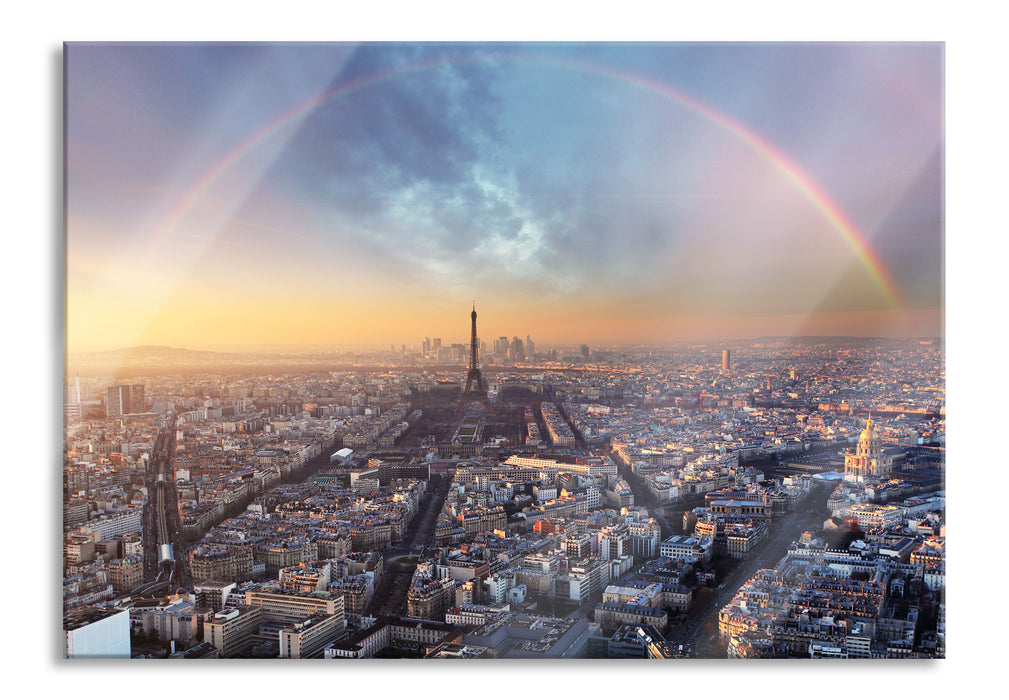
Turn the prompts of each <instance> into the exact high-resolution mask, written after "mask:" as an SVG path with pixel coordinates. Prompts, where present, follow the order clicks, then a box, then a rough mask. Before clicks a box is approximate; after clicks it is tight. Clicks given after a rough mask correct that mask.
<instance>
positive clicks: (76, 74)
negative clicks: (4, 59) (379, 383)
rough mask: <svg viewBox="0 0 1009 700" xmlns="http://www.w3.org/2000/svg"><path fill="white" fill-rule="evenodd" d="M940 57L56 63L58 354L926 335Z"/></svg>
mask: <svg viewBox="0 0 1009 700" xmlns="http://www.w3.org/2000/svg"><path fill="white" fill-rule="evenodd" d="M942 52H943V49H942V46H941V45H940V44H850V45H845V44H820V45H815V44H814V45H806V44H783V45H775V44H668V45H664V44H605V45H591V44H588V45H579V44H571V45H560V44H558V45H550V44H535V45H522V44H514V45H513V44H494V45H480V44H452V45H439V44H411V45H403V44H326V45H220V46H213V45H175V46H172V45H99V44H73V45H70V46H68V47H67V49H66V57H67V69H66V78H67V85H68V92H67V102H66V104H67V122H66V125H67V192H68V201H67V231H68V233H67V344H68V350H69V351H70V352H71V353H73V352H77V351H87V350H96V349H110V348H119V347H129V346H134V345H142V344H159V345H170V346H176V347H186V348H191V349H238V348H242V347H249V346H262V345H271V346H276V345H290V346H307V345H312V346H325V345H330V344H331V345H347V344H366V343H376V344H382V343H385V344H388V343H395V344H397V345H398V344H400V343H419V342H420V340H421V339H422V338H423V337H425V336H439V335H440V336H444V337H445V338H446V339H447V340H448V339H451V340H453V341H456V342H458V341H462V340H464V339H465V338H466V332H467V327H466V323H465V318H464V315H465V313H466V311H467V310H468V308H469V306H470V305H471V304H472V303H473V301H474V300H475V301H476V304H477V307H478V308H479V311H480V317H481V324H482V326H481V328H482V330H484V331H485V333H486V335H487V337H497V336H498V335H508V336H511V335H513V334H517V335H526V334H530V335H531V336H532V337H533V338H535V339H536V340H537V341H538V342H541V343H548V344H549V343H582V342H589V343H615V342H621V343H637V342H641V343H664V342H672V341H679V340H691V339H717V338H746V337H754V336H761V335H781V336H788V335H852V336H886V337H926V336H927V337H936V336H942V335H943V274H942V249H943V216H942V169H943V162H942V154H943V143H942V134H943V113H942V94H943V93H942V90H943V87H942V79H941V76H942V59H943V53H942Z"/></svg>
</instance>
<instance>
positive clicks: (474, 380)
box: [460, 305, 487, 402]
mask: <svg viewBox="0 0 1009 700" xmlns="http://www.w3.org/2000/svg"><path fill="white" fill-rule="evenodd" d="M470 319H471V320H472V330H471V333H470V341H469V374H467V375H466V388H465V389H464V390H463V392H462V396H461V397H460V400H461V401H465V402H469V401H486V400H487V382H485V381H484V378H483V376H482V375H481V374H480V367H479V365H478V363H477V353H478V352H479V348H480V341H478V340H477V337H476V306H475V305H474V306H473V313H471V314H470Z"/></svg>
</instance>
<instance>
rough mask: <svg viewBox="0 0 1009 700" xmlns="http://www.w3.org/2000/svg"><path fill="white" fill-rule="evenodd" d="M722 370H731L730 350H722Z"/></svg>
mask: <svg viewBox="0 0 1009 700" xmlns="http://www.w3.org/2000/svg"><path fill="white" fill-rule="evenodd" d="M722 370H723V371H725V372H728V371H729V351H728V350H722Z"/></svg>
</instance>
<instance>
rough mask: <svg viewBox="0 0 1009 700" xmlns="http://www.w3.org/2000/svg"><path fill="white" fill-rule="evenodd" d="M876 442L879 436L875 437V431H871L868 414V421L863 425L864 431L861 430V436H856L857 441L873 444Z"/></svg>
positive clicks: (870, 416) (870, 419)
mask: <svg viewBox="0 0 1009 700" xmlns="http://www.w3.org/2000/svg"><path fill="white" fill-rule="evenodd" d="M876 440H879V435H877V434H876V431H875V430H873V429H872V414H871V413H870V414H869V420H868V421H867V422H866V424H865V430H863V431H862V434H861V435H859V436H858V441H859V442H874V441H876Z"/></svg>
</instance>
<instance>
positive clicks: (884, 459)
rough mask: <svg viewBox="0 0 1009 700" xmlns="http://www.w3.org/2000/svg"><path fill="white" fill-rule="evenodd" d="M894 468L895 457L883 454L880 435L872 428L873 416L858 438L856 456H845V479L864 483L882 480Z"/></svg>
mask: <svg viewBox="0 0 1009 700" xmlns="http://www.w3.org/2000/svg"><path fill="white" fill-rule="evenodd" d="M892 468H893V457H891V456H889V455H886V454H884V453H883V445H882V443H880V441H879V434H878V433H877V432H876V431H875V430H873V428H872V415H871V414H870V416H869V420H868V421H867V422H866V424H865V430H863V431H862V434H861V435H859V436H858V446H857V447H856V448H855V453H854V454H847V455H845V456H844V478H845V480H846V481H855V482H859V483H861V482H863V481H865V480H866V478H876V479H878V478H881V477H885V476H886V475H887V474H889V473H890V470H891V469H892Z"/></svg>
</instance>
